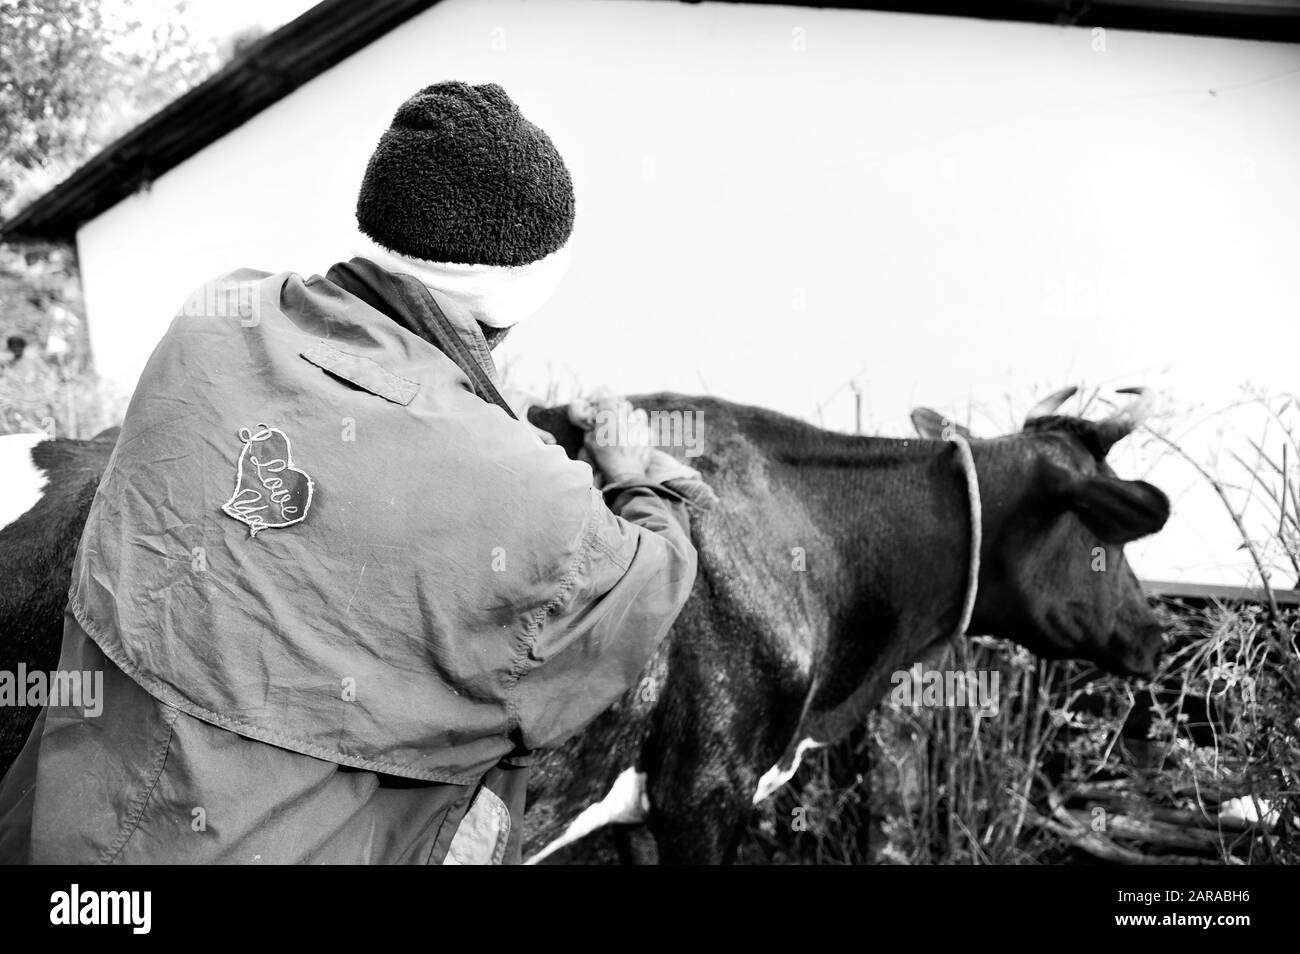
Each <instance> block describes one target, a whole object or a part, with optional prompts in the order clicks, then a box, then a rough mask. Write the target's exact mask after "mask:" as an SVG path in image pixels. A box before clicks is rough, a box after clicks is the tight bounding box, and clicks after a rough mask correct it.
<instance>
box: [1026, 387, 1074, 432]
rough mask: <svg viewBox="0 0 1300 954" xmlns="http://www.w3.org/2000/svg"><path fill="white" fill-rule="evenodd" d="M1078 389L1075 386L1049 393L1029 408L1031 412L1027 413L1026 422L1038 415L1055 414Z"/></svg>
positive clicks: (1047, 415) (1048, 415)
mask: <svg viewBox="0 0 1300 954" xmlns="http://www.w3.org/2000/svg"><path fill="white" fill-rule="evenodd" d="M1078 390H1079V389H1078V388H1073V387H1071V388H1061V390H1059V391H1057V392H1055V393H1053V394H1049V395H1047V397H1045V398H1043V399H1042V400H1041V401H1039V402H1038V403H1037V404H1035V405H1034V406H1033V407H1031V408H1030V409H1029V413H1028V414H1026V415H1025V423H1026V424H1028V423H1029V422H1030V421H1032V420H1033V419H1034V418H1036V417H1050V416H1051V415H1053V414H1055V413H1056V412H1057V411H1058V410H1059V409H1060V407H1061V405H1062V404H1064V403H1065V402H1066V401H1068V400H1070V398H1072V397H1074V393H1075V392H1076V391H1078Z"/></svg>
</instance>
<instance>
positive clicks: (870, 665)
mask: <svg viewBox="0 0 1300 954" xmlns="http://www.w3.org/2000/svg"><path fill="white" fill-rule="evenodd" d="M976 455H977V464H976V470H977V472H979V471H980V470H981V467H980V464H979V459H980V458H981V457H985V458H986V457H987V456H988V455H987V454H986V453H982V452H981V451H980V450H979V449H978V447H977V449H976ZM778 457H779V459H780V460H781V461H782V462H783V463H784V464H785V465H786V466H787V467H788V468H789V469H788V470H787V478H788V479H790V480H792V481H793V482H794V485H795V488H796V493H797V494H798V495H799V497H800V498H801V499H802V500H803V501H804V502H805V504H806V506H807V507H808V510H809V513H810V516H812V518H813V519H814V521H815V522H816V523H817V524H818V526H819V527H820V528H821V529H822V530H823V532H824V533H825V534H826V535H827V536H828V537H829V538H830V539H831V540H832V541H834V545H835V547H836V549H837V551H838V552H837V560H836V561H835V562H836V566H835V568H834V572H833V573H828V574H826V575H825V576H824V577H823V578H822V579H820V580H817V579H816V578H814V585H819V586H820V587H821V589H822V592H821V594H820V595H821V596H822V597H823V598H824V599H825V600H826V603H827V605H828V606H829V607H831V612H830V617H829V619H830V628H829V632H828V633H827V638H826V642H825V644H824V645H823V646H822V647H820V652H819V653H818V658H817V659H816V661H815V665H814V674H813V675H814V679H813V688H812V694H811V697H810V703H809V710H808V711H809V715H810V717H812V720H813V721H814V722H815V723H817V725H818V729H817V732H816V735H817V736H818V737H821V736H830V737H833V736H836V735H839V734H841V733H842V731H844V730H845V729H847V728H849V727H850V726H852V725H854V724H857V722H858V721H859V720H860V719H861V717H862V715H863V713H864V712H865V711H866V710H867V709H869V708H870V707H872V706H874V705H875V704H876V703H877V702H878V701H879V700H880V699H881V698H882V697H883V695H884V694H885V691H886V690H887V688H888V686H889V684H890V680H891V677H892V675H893V673H894V672H896V671H899V670H904V669H907V668H909V667H910V666H912V665H913V664H914V663H916V662H918V661H921V660H923V659H924V658H925V657H926V656H927V655H930V654H932V653H933V652H934V650H935V649H936V647H938V646H939V644H941V643H942V642H943V641H944V640H945V639H947V638H948V637H950V636H952V635H954V634H955V633H956V631H957V628H958V626H959V622H960V617H961V609H962V604H963V600H964V598H965V595H966V589H967V586H968V571H969V564H970V556H971V554H970V528H971V513H970V504H969V500H968V496H967V484H966V477H965V474H964V471H963V469H962V467H961V465H960V463H959V460H958V457H957V452H956V448H955V447H954V446H953V445H951V444H946V443H942V442H936V441H921V440H908V441H904V440H886V439H881V438H844V439H842V440H840V439H836V440H833V441H831V442H828V444H827V445H826V446H824V447H822V448H820V449H815V448H809V447H799V448H786V449H784V451H782V452H779V453H778ZM984 469H985V470H987V468H984ZM981 520H982V521H983V520H984V516H983V515H981ZM986 529H987V528H986ZM820 740H822V741H828V740H829V739H827V738H821V739H820Z"/></svg>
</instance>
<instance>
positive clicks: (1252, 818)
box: [1219, 796, 1278, 828]
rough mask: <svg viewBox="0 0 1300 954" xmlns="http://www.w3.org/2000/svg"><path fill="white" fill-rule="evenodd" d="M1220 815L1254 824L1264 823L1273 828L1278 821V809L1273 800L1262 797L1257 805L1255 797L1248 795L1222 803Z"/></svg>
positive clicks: (1266, 826) (1265, 825)
mask: <svg viewBox="0 0 1300 954" xmlns="http://www.w3.org/2000/svg"><path fill="white" fill-rule="evenodd" d="M1261 811H1262V816H1261ZM1219 817H1220V818H1232V819H1236V820H1237V821H1244V822H1251V823H1252V824H1256V825H1263V826H1264V827H1265V828H1272V827H1273V826H1274V825H1275V824H1276V823H1277V818H1278V810H1277V809H1276V808H1275V807H1274V806H1273V804H1272V803H1271V802H1268V801H1265V800H1264V799H1262V798H1261V799H1259V804H1258V806H1257V805H1256V804H1255V799H1253V798H1251V797H1249V796H1246V797H1243V798H1230V799H1228V800H1227V801H1226V802H1224V803H1223V804H1222V805H1220V806H1219Z"/></svg>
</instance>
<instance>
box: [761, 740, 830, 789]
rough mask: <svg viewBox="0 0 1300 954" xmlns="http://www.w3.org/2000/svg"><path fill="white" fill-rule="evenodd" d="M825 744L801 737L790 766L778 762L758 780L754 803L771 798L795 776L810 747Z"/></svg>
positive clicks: (816, 747) (819, 746)
mask: <svg viewBox="0 0 1300 954" xmlns="http://www.w3.org/2000/svg"><path fill="white" fill-rule="evenodd" d="M825 744H826V743H825V742H818V741H817V740H816V739H811V738H810V739H800V740H799V744H798V745H796V746H795V749H794V756H793V757H792V758H791V759H790V767H789V768H781V763H780V762H777V763H776V764H775V765H773V766H772V767H771V768H770V769H768V770H767V771H766V772H764V773H763V777H762V778H760V779H759V780H758V789H757V790H756V791H755V792H754V804H755V805H758V804H760V803H762V802H764V801H766V800H767V799H768V798H771V797H772V795H774V794H775V793H776V792H777V791H778V790H780V788H781V786H782V785H784V784H785V783H786V782H788V781H790V779H792V778H794V773H795V772H797V771H799V763H800V762H802V761H803V754H804V753H805V752H807V751H808V750H809V749H820V748H821V747H822V746H824V745H825Z"/></svg>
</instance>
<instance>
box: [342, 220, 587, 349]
mask: <svg viewBox="0 0 1300 954" xmlns="http://www.w3.org/2000/svg"><path fill="white" fill-rule="evenodd" d="M354 254H356V255H359V256H360V257H362V258H368V259H370V261H372V262H374V263H375V264H376V265H378V266H380V267H381V268H386V269H388V270H389V271H390V272H401V273H402V274H405V275H410V276H412V277H414V278H417V279H419V280H420V281H421V282H423V283H424V284H425V286H426V287H427V288H428V289H429V290H430V291H432V292H434V293H436V294H437V295H439V296H442V297H445V298H447V299H450V300H451V302H452V303H454V305H456V306H457V308H458V310H463V311H464V312H465V313H467V314H468V315H469V316H471V317H472V318H473V319H474V320H475V321H477V322H478V323H479V324H481V325H485V326H486V327H488V328H509V327H511V326H512V325H516V324H518V323H519V322H521V321H523V320H524V319H525V318H527V317H528V316H529V315H531V314H533V313H534V312H535V311H537V310H538V309H539V308H541V307H542V305H544V304H546V302H547V301H548V300H549V299H550V297H551V296H552V295H553V294H555V290H556V288H558V287H559V285H560V281H561V279H563V278H564V274H565V272H567V271H568V268H569V258H570V256H569V246H568V245H565V246H563V247H561V248H560V249H559V250H558V251H555V252H552V253H551V254H550V255H548V256H546V257H545V258H543V259H539V260H538V261H536V262H530V263H529V264H527V265H462V264H460V263H457V262H429V261H425V260H424V259H421V258H412V257H411V256H409V255H402V254H401V253H400V252H394V251H392V250H391V249H387V248H384V247H383V246H382V245H379V244H377V243H376V242H374V241H373V240H372V239H371V238H370V237H369V236H367V235H364V234H359V236H358V239H357V242H356V243H355V247H354Z"/></svg>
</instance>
